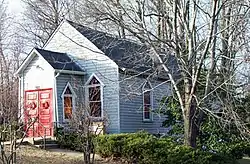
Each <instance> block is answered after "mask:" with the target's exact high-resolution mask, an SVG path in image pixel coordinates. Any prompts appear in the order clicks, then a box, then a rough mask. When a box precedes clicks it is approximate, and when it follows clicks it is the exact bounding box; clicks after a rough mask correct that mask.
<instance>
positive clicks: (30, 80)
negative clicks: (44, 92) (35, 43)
mask: <svg viewBox="0 0 250 164" xmlns="http://www.w3.org/2000/svg"><path fill="white" fill-rule="evenodd" d="M20 82H21V83H20V86H19V87H20V88H19V92H20V100H21V103H22V104H23V100H24V91H25V90H35V89H38V88H40V89H45V88H54V70H53V68H52V67H51V66H50V65H49V64H48V63H47V61H46V60H45V59H43V58H42V57H40V56H38V55H35V56H34V58H33V59H32V60H31V62H30V63H29V64H28V66H27V67H26V68H25V69H24V71H23V72H22V74H21V80H20ZM53 93H54V90H53ZM53 103H54V102H53ZM20 107H21V113H20V116H21V117H22V113H23V107H22V105H20ZM22 118H23V117H22ZM54 120H55V119H54Z"/></svg>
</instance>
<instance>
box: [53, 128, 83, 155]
mask: <svg viewBox="0 0 250 164" xmlns="http://www.w3.org/2000/svg"><path fill="white" fill-rule="evenodd" d="M55 136H56V138H57V143H58V144H59V145H60V146H61V147H63V148H68V149H71V150H77V151H83V145H84V143H85V138H84V137H80V135H78V134H76V133H74V132H70V131H68V132H66V131H64V130H63V129H57V131H56V134H55Z"/></svg>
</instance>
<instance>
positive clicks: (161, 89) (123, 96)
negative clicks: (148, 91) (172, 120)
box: [120, 74, 171, 133]
mask: <svg viewBox="0 0 250 164" xmlns="http://www.w3.org/2000/svg"><path fill="white" fill-rule="evenodd" d="M128 77H129V76H127V75H124V74H120V122H121V132H136V131H138V130H146V131H148V132H150V133H162V132H166V131H168V129H167V128H164V127H162V122H163V121H164V120H165V119H166V116H163V115H161V114H157V113H154V114H153V121H150V122H149V121H148V122H145V121H143V108H142V107H143V95H142V84H143V83H144V82H145V81H146V80H145V79H143V78H140V77H134V78H128ZM160 83H161V82H160V81H153V82H151V84H152V86H153V87H154V86H157V85H159V84H160ZM152 92H153V109H158V107H159V104H160V100H161V99H162V97H163V96H168V95H170V94H171V92H170V86H169V84H162V85H160V86H158V87H156V88H154V89H153V90H152Z"/></svg>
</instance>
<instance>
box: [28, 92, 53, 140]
mask: <svg viewBox="0 0 250 164" xmlns="http://www.w3.org/2000/svg"><path fill="white" fill-rule="evenodd" d="M52 100H53V95H52V89H51V88H49V89H38V90H27V91H25V110H24V115H25V116H24V118H25V125H26V126H25V127H26V130H27V137H44V136H53V104H52Z"/></svg>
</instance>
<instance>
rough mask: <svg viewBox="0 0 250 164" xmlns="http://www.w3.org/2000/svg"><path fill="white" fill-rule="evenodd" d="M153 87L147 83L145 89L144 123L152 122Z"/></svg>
mask: <svg viewBox="0 0 250 164" xmlns="http://www.w3.org/2000/svg"><path fill="white" fill-rule="evenodd" d="M151 89H152V88H151V86H150V85H149V84H148V83H146V85H145V86H144V87H143V121H152V118H153V115H152V110H153V103H152V102H153V94H152V90H151Z"/></svg>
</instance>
